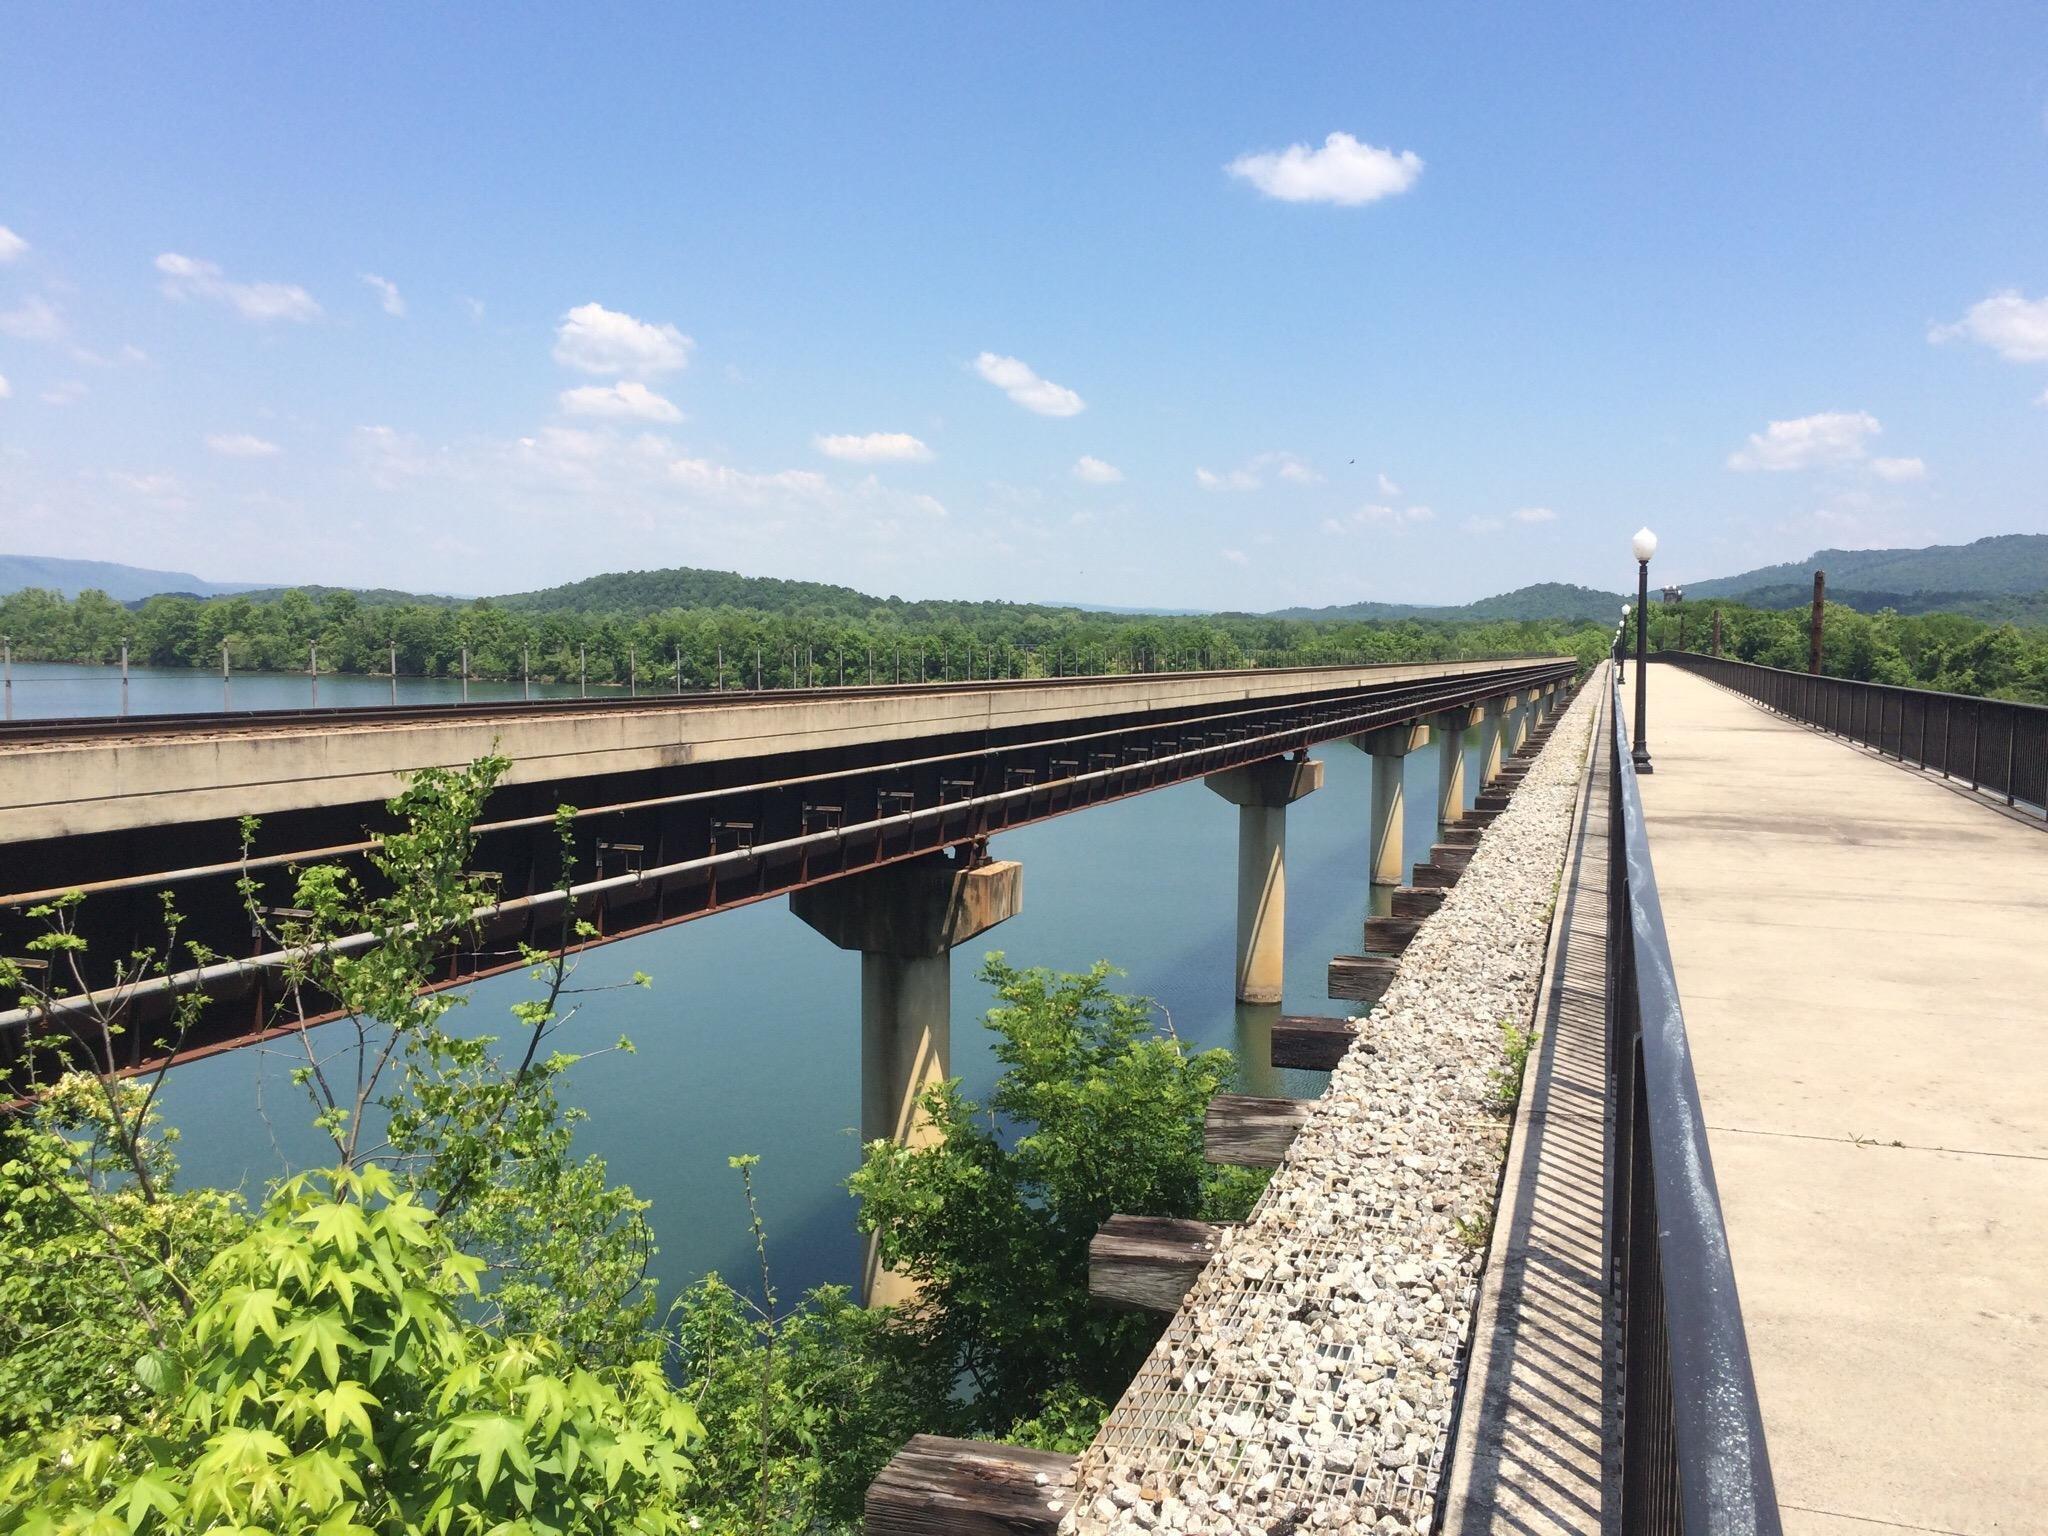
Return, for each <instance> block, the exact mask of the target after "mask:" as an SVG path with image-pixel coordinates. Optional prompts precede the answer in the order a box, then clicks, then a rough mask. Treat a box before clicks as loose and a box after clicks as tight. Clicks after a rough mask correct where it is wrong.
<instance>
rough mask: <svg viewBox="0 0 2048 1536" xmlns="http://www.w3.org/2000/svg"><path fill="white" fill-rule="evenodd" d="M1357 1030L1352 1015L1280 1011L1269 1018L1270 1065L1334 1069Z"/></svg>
mask: <svg viewBox="0 0 2048 1536" xmlns="http://www.w3.org/2000/svg"><path fill="white" fill-rule="evenodd" d="M1359 1033H1360V1031H1359V1026H1358V1022H1357V1020H1355V1019H1333V1018H1326V1017H1324V1016H1323V1015H1322V1014H1316V1013H1283V1014H1281V1015H1280V1017H1279V1018H1277V1019H1275V1020H1274V1021H1273V1043H1272V1059H1273V1065H1274V1066H1276V1067H1297V1068H1300V1069H1301V1070H1302V1071H1305V1072H1334V1071H1336V1070H1337V1063H1338V1062H1340V1061H1342V1060H1343V1059H1344V1053H1345V1052H1346V1051H1348V1050H1350V1049H1351V1042H1352V1041H1354V1040H1356V1039H1357V1038H1358V1036H1359Z"/></svg>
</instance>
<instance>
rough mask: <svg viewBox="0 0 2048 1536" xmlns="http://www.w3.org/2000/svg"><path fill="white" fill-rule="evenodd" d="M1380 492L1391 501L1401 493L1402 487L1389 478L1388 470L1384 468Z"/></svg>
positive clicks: (1381, 474)
mask: <svg viewBox="0 0 2048 1536" xmlns="http://www.w3.org/2000/svg"><path fill="white" fill-rule="evenodd" d="M1380 494H1381V495H1382V496H1384V497H1386V498H1387V500H1389V501H1392V500H1393V499H1394V498H1395V497H1396V496H1399V495H1400V494H1401V487H1399V486H1398V485H1396V484H1394V482H1393V481H1392V480H1390V479H1388V478H1387V472H1386V471H1385V470H1384V469H1383V470H1381V471H1380Z"/></svg>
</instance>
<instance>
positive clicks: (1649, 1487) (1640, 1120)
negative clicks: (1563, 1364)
mask: <svg viewBox="0 0 2048 1536" xmlns="http://www.w3.org/2000/svg"><path fill="white" fill-rule="evenodd" d="M1611 688H1612V693H1613V698H1612V700H1611V703H1612V720H1611V723H1610V726H1609V736H1608V752H1609V757H1608V767H1609V772H1610V775H1611V787H1610V790H1609V797H1610V799H1609V817H1610V833H1611V838H1612V843H1611V849H1610V854H1609V857H1610V859H1611V860H1612V865H1613V867H1612V869H1611V871H1610V876H1609V892H1608V896H1609V908H1608V922H1609V934H1608V949H1609V960H1608V964H1609V975H1608V988H1607V993H1608V1009H1609V1014H1610V1020H1609V1027H1610V1030H1611V1032H1612V1036H1611V1041H1610V1066H1609V1070H1610V1071H1611V1072H1612V1073H1613V1074H1614V1081H1613V1090H1614V1095H1615V1116H1614V1133H1615V1143H1614V1156H1613V1163H1612V1167H1613V1174H1614V1186H1615V1187H1614V1190H1613V1206H1612V1220H1613V1228H1612V1233H1611V1251H1610V1255H1609V1258H1610V1264H1611V1266H1612V1273H1613V1275H1614V1278H1615V1280H1616V1296H1617V1301H1618V1303H1619V1307H1620V1312H1621V1316H1620V1322H1621V1328H1620V1341H1621V1358H1620V1361H1619V1366H1620V1374H1621V1381H1622V1429H1621V1462H1622V1474H1621V1477H1622V1487H1621V1529H1623V1530H1625V1531H1628V1532H1630V1533H1632V1536H1633V1533H1637V1532H1669V1533H1672V1536H1778V1533H1779V1531H1780V1525H1779V1516H1778V1501H1777V1493H1776V1488H1775V1485H1774V1483H1773V1480H1772V1476H1771V1459H1770V1452H1769V1449H1768V1447H1767V1446H1766V1444H1765V1440H1764V1427H1763V1414H1762V1410H1761V1408H1760V1407H1759V1405H1758V1402H1757V1394H1756V1377H1755V1373H1754V1371H1753V1370H1752V1368H1751V1366H1750V1358H1749V1340H1748V1334H1747V1332H1746V1331H1745V1329H1744V1327H1743V1322H1742V1303H1741V1300H1740V1298H1739V1297H1738V1296H1737V1294H1736V1289H1735V1266H1734V1262H1733V1259H1732V1257H1731V1256H1730V1253H1729V1248H1728V1229H1727V1225H1726V1223H1725V1221H1724V1220H1723V1217H1722V1213H1721V1197H1720V1192H1719V1189H1718V1188H1717V1186H1716V1184H1715V1181H1714V1163H1713V1157H1712V1155H1711V1152H1710V1150H1709V1147H1708V1141H1707V1124H1706V1117H1705V1115H1704V1113H1703V1112H1702V1110H1701V1108H1700V1095H1699V1085H1698V1083H1697V1082H1696V1081H1695V1079H1694V1077H1693V1069H1692V1051H1691V1046H1690V1044H1689V1042H1688V1041H1687V1038H1686V1032H1685V1013H1684V1010H1683V1008H1682V1007H1681V1005H1680V1002H1679V996H1678V979H1677V973H1676V971H1675V969H1674V967H1673V965H1672V960H1671V948H1670V944H1669V941H1668V939H1667V937H1666V935H1665V930H1664V908H1663V904H1662V902H1661V901H1660V900H1659V899H1658V895H1657V874H1656V870H1655V868H1654V867H1653V865H1652V862H1651V858H1650V843H1649V837H1648V834H1647V831H1646V828H1645V824H1644V820H1643V802H1642V794H1641V789H1640V786H1639V783H1638V781H1637V777H1636V770H1635V765H1634V763H1633V762H1632V761H1631V752H1630V746H1629V740H1628V723H1627V719H1626V717H1625V716H1624V715H1623V713H1622V707H1621V706H1622V689H1621V684H1620V682H1619V681H1613V682H1612V683H1611Z"/></svg>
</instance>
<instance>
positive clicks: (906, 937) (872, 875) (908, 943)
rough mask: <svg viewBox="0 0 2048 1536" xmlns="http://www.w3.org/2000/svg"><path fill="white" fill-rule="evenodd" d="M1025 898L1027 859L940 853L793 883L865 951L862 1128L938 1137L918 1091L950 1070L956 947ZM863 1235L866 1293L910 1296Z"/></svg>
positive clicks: (827, 931)
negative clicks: (961, 858)
mask: <svg viewBox="0 0 2048 1536" xmlns="http://www.w3.org/2000/svg"><path fill="white" fill-rule="evenodd" d="M1023 906H1024V866H1023V865H1021V864H1018V863H1015V862H1005V861H998V862H992V863H987V864H982V865H980V866H978V867H976V868H972V869H969V868H967V867H965V866H964V865H962V864H960V863H958V862H956V861H955V860H953V859H951V858H949V857H947V856H946V855H944V854H934V855H932V856H930V857H927V858H922V859H914V860H910V861H908V862H905V863H901V864H886V865H883V866H882V867H881V868H880V869H874V870H869V871H868V872H866V873H864V874H859V875H849V876H848V877H846V878H845V879H843V880H834V881H832V882H831V883H830V884H828V885H818V886H812V887H810V888H809V889H806V890H800V891H793V892H791V893H790V898H789V909H790V911H792V912H794V913H795V914H796V915H797V916H798V917H800V918H802V919H803V920H804V921H805V922H806V923H809V924H810V925H811V927H813V928H815V929H817V931H818V932H820V933H822V934H823V935H824V936H825V937H826V938H828V939H830V940H831V941H832V942H833V943H834V944H837V945H838V946H839V947H840V948H841V949H852V950H858V951H859V952H860V1137H861V1141H862V1142H863V1144H865V1143H867V1142H870V1141H893V1142H896V1143H897V1144H899V1145H902V1146H913V1147H915V1146H923V1145H927V1144H928V1143H930V1142H931V1141H932V1140H933V1139H934V1137H933V1133H932V1131H931V1127H930V1125H929V1123H928V1122H927V1120H926V1118H925V1115H924V1112H923V1110H922V1109H921V1108H920V1107H919V1104H918V1099H919V1097H920V1096H921V1095H922V1094H923V1093H924V1091H925V1089H927V1088H929V1087H931V1086H932V1085H933V1084H934V1083H938V1082H943V1081H944V1080H945V1079H946V1078H947V1077H950V1076H951V1075H952V1072H951V1062H952V1018H953V949H954V948H955V946H957V945H961V944H965V943H966V942H968V940H970V939H972V938H974V937H975V936H976V935H978V934H982V933H986V932H987V931H988V930H989V929H991V928H993V927H995V925H996V924H997V923H1000V922H1002V921H1004V920H1005V919H1006V918H1011V917H1015V916H1016V915H1017V913H1018V912H1020V911H1021V910H1023ZM913 1294H914V1293H913V1290H912V1287H911V1285H910V1283H909V1282H908V1281H907V1280H906V1279H905V1278H904V1277H903V1276H901V1275H898V1274H896V1273H895V1272H894V1271H892V1270H886V1269H884V1268H883V1267H882V1265H881V1260H880V1256H879V1255H878V1253H877V1251H876V1245H875V1242H874V1240H873V1239H872V1238H871V1239H869V1242H868V1251H867V1256H866V1260H865V1262H864V1263H863V1265H862V1269H861V1296H862V1299H863V1300H864V1301H865V1302H866V1303H867V1304H868V1305H869V1306H891V1305H894V1304H896V1303H898V1302H903V1301H907V1300H909V1299H910V1298H911V1296H912V1295H913Z"/></svg>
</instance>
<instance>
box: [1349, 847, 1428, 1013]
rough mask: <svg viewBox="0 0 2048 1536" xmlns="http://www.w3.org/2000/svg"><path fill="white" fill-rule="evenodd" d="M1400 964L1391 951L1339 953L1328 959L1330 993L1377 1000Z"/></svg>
mask: <svg viewBox="0 0 2048 1536" xmlns="http://www.w3.org/2000/svg"><path fill="white" fill-rule="evenodd" d="M1418 873H1420V871H1418ZM1400 965H1401V962H1400V961H1399V960H1398V959H1397V958H1395V957H1394V956H1393V955H1338V956H1337V957H1336V958H1335V959H1333V960H1332V961H1331V962H1330V996H1331V998H1332V999H1336V1000H1341V1001H1344V1002H1351V1003H1367V1004H1370V1003H1376V1002H1378V1001H1379V1000H1380V994H1381V993H1383V992H1385V991H1386V990H1387V988H1388V987H1390V986H1392V985H1393V982H1394V977H1395V976H1396V975H1397V974H1398V973H1399V970H1400Z"/></svg>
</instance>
